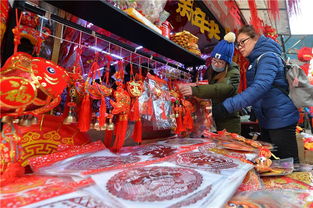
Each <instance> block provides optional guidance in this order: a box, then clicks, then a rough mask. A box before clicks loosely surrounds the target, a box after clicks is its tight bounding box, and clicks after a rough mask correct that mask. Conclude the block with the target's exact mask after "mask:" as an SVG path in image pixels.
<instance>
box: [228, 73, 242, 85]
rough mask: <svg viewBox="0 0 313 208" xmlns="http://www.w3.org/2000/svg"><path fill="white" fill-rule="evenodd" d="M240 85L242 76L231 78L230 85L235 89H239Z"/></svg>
mask: <svg viewBox="0 0 313 208" xmlns="http://www.w3.org/2000/svg"><path fill="white" fill-rule="evenodd" d="M239 83H240V75H238V76H232V77H230V78H229V84H231V85H232V86H234V87H235V88H237V87H238V85H239Z"/></svg>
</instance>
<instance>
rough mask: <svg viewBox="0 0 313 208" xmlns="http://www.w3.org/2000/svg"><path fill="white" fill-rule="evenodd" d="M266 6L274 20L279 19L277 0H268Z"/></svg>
mask: <svg viewBox="0 0 313 208" xmlns="http://www.w3.org/2000/svg"><path fill="white" fill-rule="evenodd" d="M268 8H269V9H270V14H271V15H272V16H273V18H274V20H275V21H276V20H278V19H279V5H278V0H270V1H268Z"/></svg>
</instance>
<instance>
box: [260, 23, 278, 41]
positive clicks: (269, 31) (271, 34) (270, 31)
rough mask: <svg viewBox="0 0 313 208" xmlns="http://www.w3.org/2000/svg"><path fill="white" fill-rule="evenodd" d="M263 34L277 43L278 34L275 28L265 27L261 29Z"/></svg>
mask: <svg viewBox="0 0 313 208" xmlns="http://www.w3.org/2000/svg"><path fill="white" fill-rule="evenodd" d="M263 34H264V36H265V37H268V38H271V39H273V40H275V41H276V42H278V40H277V38H278V34H277V31H276V29H275V28H273V27H271V26H270V25H265V26H264V27H263Z"/></svg>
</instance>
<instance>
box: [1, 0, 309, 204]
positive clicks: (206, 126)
mask: <svg viewBox="0 0 313 208" xmlns="http://www.w3.org/2000/svg"><path fill="white" fill-rule="evenodd" d="M4 2H6V3H7V4H5V7H3V8H4V10H5V12H6V13H2V12H1V15H3V18H2V19H1V21H2V22H1V31H2V30H4V31H6V32H5V34H4V35H3V34H1V41H3V45H4V46H9V45H10V44H11V46H12V47H2V48H1V50H2V51H3V52H2V54H3V56H2V61H3V62H2V66H1V71H0V74H1V78H0V82H1V83H0V85H1V93H0V99H1V100H0V103H1V119H2V120H1V123H2V124H1V144H0V156H1V161H0V168H1V169H0V174H1V179H0V181H1V187H0V190H1V191H0V204H1V207H121V208H122V207H156V206H158V207H261V206H266V207H283V206H285V207H288V206H289V205H292V206H294V207H312V205H313V191H312V190H313V178H312V177H313V176H312V173H311V172H293V171H295V170H297V167H295V166H294V163H293V158H285V159H279V158H277V157H276V156H275V154H273V153H274V152H275V146H273V145H272V144H270V143H266V142H259V141H256V140H254V139H248V138H245V137H243V136H241V135H239V134H235V133H229V132H227V131H225V130H224V131H216V127H215V123H214V121H213V118H212V102H211V101H210V100H208V99H195V98H192V97H184V96H183V95H182V93H181V92H180V91H179V87H178V86H179V84H181V83H191V82H196V84H197V85H203V84H207V81H205V80H203V72H204V71H206V68H207V66H206V64H207V63H206V60H205V58H206V55H208V54H209V52H210V51H206V50H205V48H202V45H201V43H202V42H204V41H205V40H207V39H210V42H211V44H213V43H216V42H217V41H218V40H219V39H220V38H221V36H223V35H224V33H225V27H223V26H222V24H220V23H219V20H218V18H216V17H215V16H214V15H213V14H210V15H208V17H206V16H205V14H207V13H205V12H206V11H207V10H208V8H207V7H206V6H205V5H206V4H205V3H202V2H200V3H199V2H198V3H196V6H195V7H193V5H192V4H191V3H192V2H191V1H190V2H189V1H178V2H176V4H175V5H174V4H173V3H172V2H170V3H169V4H166V1H143V2H140V1H138V2H137V1H132V2H128V1H92V2H88V1H75V4H74V3H73V1H15V2H14V4H13V5H11V6H10V5H9V3H8V2H7V1H4ZM148 2H149V3H148ZM1 4H2V2H1ZM190 4H191V5H190ZM227 5H228V7H227V8H228V9H229V10H230V9H234V8H236V4H235V1H229V2H228V3H227ZM174 6H176V7H174ZM215 6H218V5H216V4H215ZM165 7H167V8H171V9H173V8H175V11H176V13H175V15H174V16H172V17H170V14H168V12H166V11H165V10H164V8H165ZM152 8H153V9H152ZM237 9H238V8H237ZM152 10H153V11H152ZM1 11H2V7H1ZM236 11H237V10H236ZM194 13H197V15H195V16H197V17H199V16H200V17H204V19H201V21H202V22H204V23H205V22H210V24H209V25H211V26H210V27H207V25H206V24H203V25H199V24H197V23H199V22H201V21H200V20H199V19H198V20H199V21H196V20H195V19H196V18H191V16H190V15H191V14H194ZM201 14H202V16H201ZM177 15H180V16H184V17H185V18H186V20H188V22H189V23H187V25H189V26H186V27H185V28H184V27H183V28H181V30H180V31H178V30H177V28H176V30H175V29H174V30H173V31H172V32H173V34H171V33H170V30H171V27H172V26H173V25H175V23H174V19H175V18H174V17H177ZM203 15H204V16H203ZM167 18H168V19H167ZM207 18H208V20H206V19H207ZM166 19H167V20H168V21H166ZM233 21H234V22H240V23H241V24H243V23H244V20H243V17H240V16H238V15H237V16H236V19H233ZM195 25H196V26H197V30H199V31H200V32H201V34H200V36H199V37H198V36H197V35H195V34H194V33H193V31H191V30H190V31H188V30H187V29H186V28H190V27H191V26H195ZM231 25H232V26H231V29H232V30H234V29H235V28H234V27H235V26H234V24H231ZM191 28H192V27H191ZM2 35H3V36H2ZM204 36H205V37H204ZM211 48H212V47H211ZM11 49H12V50H11ZM234 59H236V60H237V61H238V62H240V63H241V65H242V67H244V66H245V65H246V64H247V62H246V61H245V60H244V58H243V57H241V55H240V54H239V53H237V54H236V55H235V58H234ZM241 74H243V73H242V72H241ZM242 79H243V80H244V79H245V78H244V76H243V75H242ZM243 89H245V85H244V84H242V85H241V90H243ZM299 141H300V142H301V141H302V140H299ZM307 147H308V144H307ZM273 158H274V159H273ZM272 159H273V160H272ZM302 168H303V167H302ZM307 168H308V170H311V169H312V168H311V166H307ZM310 168H311V169H310ZM303 170H304V169H301V171H303ZM298 171H299V169H298Z"/></svg>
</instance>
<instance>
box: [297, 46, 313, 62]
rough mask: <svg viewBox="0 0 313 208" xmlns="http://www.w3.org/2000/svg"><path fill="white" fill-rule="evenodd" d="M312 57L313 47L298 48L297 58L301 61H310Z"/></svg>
mask: <svg viewBox="0 0 313 208" xmlns="http://www.w3.org/2000/svg"><path fill="white" fill-rule="evenodd" d="M312 58H313V48H309V47H303V48H301V49H300V50H298V59H299V61H302V62H307V61H310V60H311V59H312Z"/></svg>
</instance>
